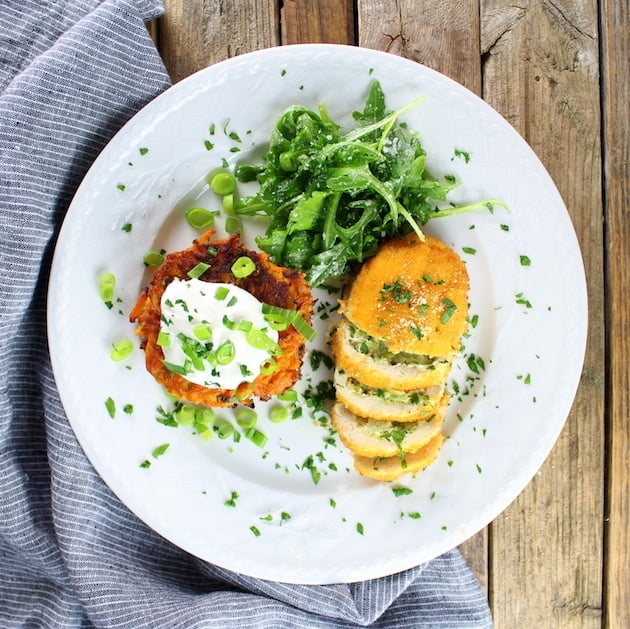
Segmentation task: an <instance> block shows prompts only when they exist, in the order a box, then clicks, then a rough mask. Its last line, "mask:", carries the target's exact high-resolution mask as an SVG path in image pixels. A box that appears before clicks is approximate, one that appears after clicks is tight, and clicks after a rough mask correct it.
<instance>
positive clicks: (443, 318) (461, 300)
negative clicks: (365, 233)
mask: <svg viewBox="0 0 630 629" xmlns="http://www.w3.org/2000/svg"><path fill="white" fill-rule="evenodd" d="M468 288H469V280H468V272H467V270H466V265H465V264H464V262H463V261H462V259H461V258H460V257H459V256H458V255H457V254H456V253H455V252H454V251H453V250H452V249H450V248H449V247H447V246H446V245H445V244H444V243H442V242H441V241H439V240H437V239H436V238H432V237H430V236H427V237H426V241H425V242H421V241H420V239H419V238H418V237H417V236H416V235H415V234H411V235H409V236H407V237H405V238H401V239H396V240H391V241H389V242H387V243H386V244H385V245H383V246H382V247H381V248H380V250H379V252H378V255H376V256H374V257H373V258H371V259H369V260H368V261H367V262H365V263H364V264H363V266H362V267H361V270H360V271H359V273H358V275H357V277H356V278H355V280H354V282H353V283H352V286H351V288H350V294H349V296H348V299H347V300H345V301H343V302H341V308H340V312H341V313H342V314H344V315H345V316H346V317H347V319H348V320H349V321H350V322H351V323H354V324H355V325H356V326H357V327H358V328H360V329H361V330H363V331H364V332H366V333H367V334H369V335H370V336H373V337H375V338H377V339H381V340H384V341H386V343H387V346H388V348H389V350H390V351H391V352H409V353H413V354H425V355H427V356H449V355H451V354H452V352H453V351H458V350H459V349H460V348H461V340H460V339H461V337H462V335H463V333H464V332H465V330H466V326H467V322H466V317H467V315H468Z"/></svg>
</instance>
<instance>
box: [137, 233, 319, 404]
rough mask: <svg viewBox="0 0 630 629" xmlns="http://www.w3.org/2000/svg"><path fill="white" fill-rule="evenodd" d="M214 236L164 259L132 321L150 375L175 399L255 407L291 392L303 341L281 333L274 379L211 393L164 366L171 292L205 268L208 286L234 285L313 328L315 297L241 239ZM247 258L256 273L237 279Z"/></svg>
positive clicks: (299, 278)
mask: <svg viewBox="0 0 630 629" xmlns="http://www.w3.org/2000/svg"><path fill="white" fill-rule="evenodd" d="M213 236H214V231H212V230H209V231H207V232H205V233H204V234H203V235H202V236H201V237H200V238H199V239H197V240H195V241H194V242H193V244H192V246H191V247H189V248H188V249H184V250H182V251H177V252H174V253H170V254H168V255H166V256H165V260H164V262H163V263H162V264H161V266H160V267H159V268H158V269H157V270H156V271H155V274H154V276H153V279H152V281H151V284H150V285H149V286H148V287H146V288H145V289H144V290H143V292H142V293H141V295H140V297H139V299H138V301H137V303H136V305H135V306H134V308H133V310H132V311H131V313H130V315H129V319H130V320H131V321H132V322H136V323H137V324H138V326H137V328H136V334H137V335H138V336H140V338H141V339H142V344H141V346H142V348H143V349H144V352H145V361H146V366H147V369H148V371H149V372H150V373H151V374H152V375H153V377H154V378H155V379H156V380H157V381H158V382H159V383H160V384H161V385H163V386H164V388H165V389H166V390H167V391H168V392H169V393H170V394H172V395H173V396H175V397H176V398H178V399H180V400H183V401H187V402H190V403H193V404H201V405H204V406H234V405H236V404H237V403H242V404H249V405H252V404H253V398H254V397H257V398H259V399H262V400H268V399H269V398H270V397H271V396H272V395H276V394H278V393H281V392H282V391H285V390H286V389H288V388H289V387H291V386H292V385H293V384H294V383H295V382H296V381H297V379H298V378H299V376H300V370H301V367H302V360H303V356H304V337H303V336H302V335H301V334H300V333H299V332H298V331H297V330H296V329H295V328H294V327H293V326H291V325H290V326H288V327H287V328H286V329H285V330H283V331H280V332H279V336H278V344H279V345H280V348H281V349H282V353H281V354H280V355H279V356H277V357H276V362H277V365H278V368H277V369H276V371H274V372H273V373H271V374H262V373H261V374H259V375H258V376H257V377H256V378H255V379H254V380H253V382H252V383H251V384H247V383H242V384H241V385H239V387H238V388H237V389H217V388H209V387H205V386H203V385H200V384H195V383H193V382H190V381H188V380H187V379H186V378H184V377H183V376H181V375H179V374H177V373H173V372H172V371H169V370H168V369H167V368H166V367H165V366H164V364H163V361H164V354H163V352H162V348H161V347H160V346H159V345H158V344H157V338H158V334H159V332H160V316H161V305H160V304H161V299H162V294H163V293H164V290H165V289H166V286H167V285H168V284H169V283H170V282H171V281H172V280H173V279H174V278H176V277H177V278H181V279H184V280H186V279H188V272H189V271H190V270H191V269H193V268H194V267H195V266H196V265H197V264H199V263H200V262H203V263H206V264H209V265H210V267H209V268H208V269H207V270H206V271H205V272H204V273H203V275H201V277H200V278H199V279H200V280H202V281H205V282H217V283H229V284H235V285H236V286H238V287H239V288H242V289H243V290H246V291H248V292H249V293H251V294H252V295H253V296H254V297H256V298H257V299H258V300H259V301H261V302H263V303H266V304H269V305H272V306H279V307H281V308H286V309H290V310H297V311H299V312H300V314H301V315H302V317H303V318H304V320H305V321H306V322H307V323H310V322H311V316H312V311H313V297H312V295H311V291H310V288H309V286H308V284H307V283H306V281H305V280H304V276H303V275H302V273H300V272H299V271H296V270H294V269H288V268H285V267H281V266H278V265H276V264H274V263H273V262H271V260H269V258H268V257H267V255H266V254H264V253H261V252H257V251H252V250H250V249H247V248H246V247H245V246H244V245H243V244H242V243H241V241H240V238H239V235H238V234H234V235H232V236H230V237H228V238H224V239H220V240H213V239H212V238H213ZM241 256H248V257H249V258H250V259H251V260H253V262H254V263H255V265H256V270H255V271H254V272H253V273H251V274H250V275H248V276H247V277H244V278H240V279H237V278H235V277H234V275H233V274H232V272H231V270H230V269H231V266H232V264H233V263H234V261H235V260H236V259H237V258H239V257H241Z"/></svg>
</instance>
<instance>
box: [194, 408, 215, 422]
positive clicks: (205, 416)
mask: <svg viewBox="0 0 630 629" xmlns="http://www.w3.org/2000/svg"><path fill="white" fill-rule="evenodd" d="M215 417H216V415H215V412H214V411H213V410H212V409H211V408H199V409H197V412H196V413H195V423H197V424H202V425H204V426H209V425H210V424H212V423H213V422H214V418H215Z"/></svg>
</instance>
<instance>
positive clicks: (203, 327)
mask: <svg viewBox="0 0 630 629" xmlns="http://www.w3.org/2000/svg"><path fill="white" fill-rule="evenodd" d="M193 334H194V335H195V338H197V339H198V340H200V341H208V340H209V339H211V338H212V328H211V327H210V326H209V325H208V324H207V323H200V324H199V325H196V326H195V327H194V328H193Z"/></svg>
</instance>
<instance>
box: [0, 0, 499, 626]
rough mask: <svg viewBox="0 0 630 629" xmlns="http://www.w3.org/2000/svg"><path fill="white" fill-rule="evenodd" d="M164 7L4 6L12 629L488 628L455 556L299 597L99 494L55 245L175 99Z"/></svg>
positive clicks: (3, 578) (2, 603) (4, 371)
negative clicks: (155, 37) (123, 132)
mask: <svg viewBox="0 0 630 629" xmlns="http://www.w3.org/2000/svg"><path fill="white" fill-rule="evenodd" d="M161 10H162V7H161V4H160V2H159V1H158V0H56V1H55V0H0V269H1V271H2V272H1V273H0V626H1V627H3V628H10V627H133V628H139V627H186V628H188V627H221V628H230V627H239V628H243V627H300V628H304V627H355V626H373V627H449V628H455V627H490V626H491V624H492V623H491V620H490V614H489V610H488V605H487V602H486V600H485V598H484V596H483V594H482V592H481V590H480V588H479V585H478V583H477V581H476V580H475V578H474V576H473V575H472V573H471V572H470V570H469V569H468V567H467V565H466V563H465V562H464V561H463V559H462V557H461V556H460V555H459V553H458V552H457V551H452V552H449V553H447V554H445V555H443V556H442V557H439V558H437V559H435V560H434V561H431V562H430V563H428V564H426V565H423V566H418V567H416V568H414V569H411V570H408V571H406V572H403V573H401V574H397V575H393V576H390V577H386V578H382V579H375V580H371V581H366V582H361V583H354V584H339V585H330V586H299V585H287V584H282V583H272V582H268V581H261V580H259V579H255V578H250V577H246V576H242V575H238V574H234V573H231V572H229V571H226V570H224V569H220V568H218V567H216V566H213V565H210V564H207V563H205V562H203V561H200V560H199V559H196V558H195V557H192V556H190V555H188V554H186V553H185V552H183V551H182V550H180V549H178V548H176V547H174V546H173V545H172V544H170V543H169V542H167V541H166V540H164V539H162V538H161V537H160V536H158V535H157V534H155V533H154V532H153V531H151V530H150V529H148V528H147V527H146V526H145V525H144V524H143V523H142V522H140V521H139V520H138V519H137V518H136V517H135V516H134V515H133V514H132V513H130V511H129V510H128V509H127V508H126V507H125V506H124V505H122V504H121V503H120V502H119V501H118V499H117V498H116V497H115V496H114V495H113V494H112V493H111V492H110V491H109V489H108V488H107V487H106V486H105V484H104V483H103V482H102V481H101V479H100V478H99V477H98V476H97V474H96V473H95V471H94V470H93V468H92V467H91V465H90V464H89V462H88V461H87V459H86V458H85V456H84V454H83V452H82V450H81V448H80V447H79V445H78V443H77V441H76V439H75V437H74V435H73V433H72V430H71V429H70V426H69V424H68V421H67V419H66V417H65V415H64V412H63V410H62V406H61V403H60V401H59V397H58V394H57V391H56V388H55V382H54V379H53V376H52V372H51V367H50V360H49V357H48V349H47V339H46V287H47V279H48V273H49V268H50V262H51V258H52V253H53V248H54V244H55V237H56V235H57V233H58V230H59V227H60V225H61V222H62V221H63V218H64V214H65V212H66V209H67V207H68V205H69V203H70V200H71V198H72V195H73V193H74V191H75V190H76V188H77V186H78V184H79V182H80V181H81V179H82V177H83V176H84V175H85V173H86V171H87V169H88V167H89V166H90V164H91V163H92V161H93V160H94V159H95V157H96V156H97V155H98V153H99V151H100V150H101V149H102V148H103V147H104V146H105V144H106V143H107V141H108V140H109V139H110V138H111V137H112V135H113V134H114V133H115V132H116V131H117V130H118V129H119V128H120V127H121V126H122V125H123V124H124V123H125V122H126V121H127V120H128V119H129V118H130V117H131V116H132V115H133V114H134V113H135V112H136V111H138V110H139V109H140V108H141V107H142V106H143V105H144V104H146V103H147V102H148V101H150V100H151V99H152V98H154V97H155V96H156V95H157V94H159V93H160V92H162V91H163V90H165V89H166V88H167V87H168V86H169V78H168V76H167V74H166V72H165V69H164V67H163V65H162V62H161V60H160V58H159V56H158V54H157V52H156V50H155V48H154V46H153V43H152V41H151V39H150V37H149V36H148V34H147V30H146V27H145V21H147V20H149V19H151V18H154V17H156V16H158V15H159V14H160V12H161Z"/></svg>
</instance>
